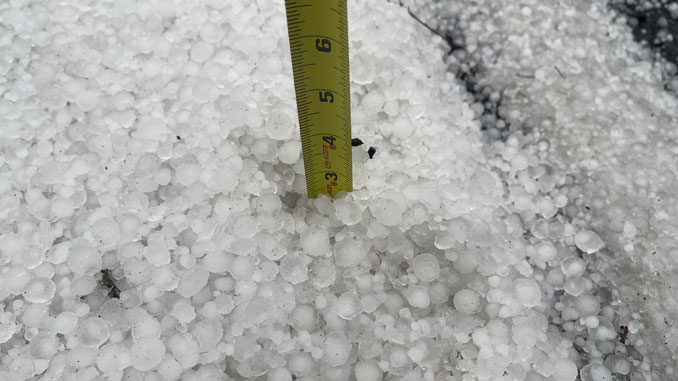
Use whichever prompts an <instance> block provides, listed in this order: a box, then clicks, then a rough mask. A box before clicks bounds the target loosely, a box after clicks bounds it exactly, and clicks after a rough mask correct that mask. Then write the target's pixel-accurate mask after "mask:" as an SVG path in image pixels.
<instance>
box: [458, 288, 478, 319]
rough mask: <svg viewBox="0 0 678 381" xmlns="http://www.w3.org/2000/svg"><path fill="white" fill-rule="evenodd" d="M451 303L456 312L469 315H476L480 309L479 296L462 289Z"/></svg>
mask: <svg viewBox="0 0 678 381" xmlns="http://www.w3.org/2000/svg"><path fill="white" fill-rule="evenodd" d="M452 303H453V304H454V308H456V309H457V310H458V311H461V312H463V313H466V314H469V315H472V314H474V313H476V312H477V311H478V310H479V309H480V307H481V304H480V295H478V293H477V292H475V291H472V290H469V289H463V290H461V291H458V292H457V293H456V294H454V298H453V299H452Z"/></svg>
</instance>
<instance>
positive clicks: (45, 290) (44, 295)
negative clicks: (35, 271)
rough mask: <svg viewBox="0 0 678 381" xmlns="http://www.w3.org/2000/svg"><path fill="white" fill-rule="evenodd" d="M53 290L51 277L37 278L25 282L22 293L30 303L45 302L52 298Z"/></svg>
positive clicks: (54, 288) (54, 286)
mask: <svg viewBox="0 0 678 381" xmlns="http://www.w3.org/2000/svg"><path fill="white" fill-rule="evenodd" d="M55 291H56V285H55V284H54V282H53V281H52V280H51V279H47V278H37V279H33V280H32V281H30V282H28V284H26V286H25V290H24V292H23V295H24V298H25V299H26V300H27V301H29V302H31V303H46V302H49V301H50V300H52V298H53V297H54V293H55Z"/></svg>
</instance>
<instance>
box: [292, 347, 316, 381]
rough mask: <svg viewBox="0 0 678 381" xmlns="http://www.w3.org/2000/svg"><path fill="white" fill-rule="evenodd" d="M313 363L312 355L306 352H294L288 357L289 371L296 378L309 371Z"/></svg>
mask: <svg viewBox="0 0 678 381" xmlns="http://www.w3.org/2000/svg"><path fill="white" fill-rule="evenodd" d="M314 365H315V361H314V360H313V357H311V355H310V354H309V353H307V352H299V353H295V354H293V355H292V356H291V357H290V359H289V368H290V372H292V374H293V375H295V376H296V377H297V378H299V377H303V376H305V375H307V374H309V373H311V371H312V370H313V366H314Z"/></svg>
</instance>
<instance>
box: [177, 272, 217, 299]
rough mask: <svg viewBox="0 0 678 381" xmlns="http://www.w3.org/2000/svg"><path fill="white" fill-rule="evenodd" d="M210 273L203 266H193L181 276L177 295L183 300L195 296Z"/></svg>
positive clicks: (205, 282)
mask: <svg viewBox="0 0 678 381" xmlns="http://www.w3.org/2000/svg"><path fill="white" fill-rule="evenodd" d="M209 276H210V273H209V271H207V269H205V267H203V266H195V267H193V268H191V269H188V270H186V271H185V272H184V273H183V274H181V278H180V279H179V285H178V286H177V293H178V294H179V295H181V296H183V297H185V298H190V297H191V296H193V295H195V294H197V293H198V292H199V291H200V290H201V289H202V288H203V287H205V285H206V284H207V281H208V280H209Z"/></svg>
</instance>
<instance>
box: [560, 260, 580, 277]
mask: <svg viewBox="0 0 678 381" xmlns="http://www.w3.org/2000/svg"><path fill="white" fill-rule="evenodd" d="M560 268H561V270H562V271H563V274H565V275H566V276H568V277H571V276H580V275H582V274H583V273H584V271H585V270H586V263H585V262H584V260H582V259H581V258H578V257H569V258H567V259H566V260H564V261H563V263H561V264H560Z"/></svg>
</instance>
